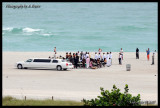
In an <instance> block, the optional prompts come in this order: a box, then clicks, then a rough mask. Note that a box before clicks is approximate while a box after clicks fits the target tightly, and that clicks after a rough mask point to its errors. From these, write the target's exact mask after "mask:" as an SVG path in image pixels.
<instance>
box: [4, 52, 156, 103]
mask: <svg viewBox="0 0 160 108" xmlns="http://www.w3.org/2000/svg"><path fill="white" fill-rule="evenodd" d="M57 55H62V56H65V52H58V53H57ZM112 55H113V62H112V66H111V67H103V68H100V69H71V70H67V71H56V70H36V69H17V68H16V67H14V65H15V63H16V62H18V61H23V60H27V59H29V58H37V57H40V58H45V57H46V58H48V57H49V56H53V53H52V52H3V67H2V68H3V69H2V70H3V73H2V81H3V82H2V84H3V85H2V92H3V96H7V95H10V96H14V97H17V98H24V96H27V98H34V99H46V98H47V99H51V97H52V96H54V99H62V100H75V101H81V100H82V99H83V98H85V99H91V98H96V97H97V96H98V95H100V87H103V88H104V89H105V90H106V89H107V90H111V89H112V87H113V84H115V85H116V86H117V87H118V88H120V89H121V91H122V92H123V91H124V87H125V84H128V86H129V93H132V94H133V95H135V96H136V95H137V94H141V100H144V101H147V100H148V101H149V100H150V101H156V102H157V101H158V96H157V95H158V79H157V75H158V67H157V66H158V60H157V58H158V53H156V54H155V65H151V63H152V60H151V56H152V53H151V54H150V60H149V61H147V55H146V52H140V59H136V55H135V52H124V60H123V61H122V65H119V64H118V63H119V62H118V52H113V53H112ZM91 57H94V53H91ZM126 64H131V71H126ZM155 75H156V76H155Z"/></svg>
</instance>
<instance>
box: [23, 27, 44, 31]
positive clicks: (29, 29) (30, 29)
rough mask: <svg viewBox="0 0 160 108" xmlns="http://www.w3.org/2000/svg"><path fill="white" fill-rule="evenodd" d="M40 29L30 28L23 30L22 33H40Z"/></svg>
mask: <svg viewBox="0 0 160 108" xmlns="http://www.w3.org/2000/svg"><path fill="white" fill-rule="evenodd" d="M41 30H42V29H32V28H28V27H26V28H24V29H23V32H37V31H41Z"/></svg>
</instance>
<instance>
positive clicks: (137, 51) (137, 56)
mask: <svg viewBox="0 0 160 108" xmlns="http://www.w3.org/2000/svg"><path fill="white" fill-rule="evenodd" d="M136 59H139V49H138V48H137V49H136Z"/></svg>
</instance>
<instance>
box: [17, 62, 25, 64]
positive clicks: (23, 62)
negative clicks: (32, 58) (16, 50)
mask: <svg viewBox="0 0 160 108" xmlns="http://www.w3.org/2000/svg"><path fill="white" fill-rule="evenodd" d="M16 63H17V64H19V63H21V64H23V63H25V61H19V62H16Z"/></svg>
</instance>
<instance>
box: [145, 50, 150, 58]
mask: <svg viewBox="0 0 160 108" xmlns="http://www.w3.org/2000/svg"><path fill="white" fill-rule="evenodd" d="M146 53H147V59H148V61H149V54H150V50H149V48H148V50H146Z"/></svg>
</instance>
